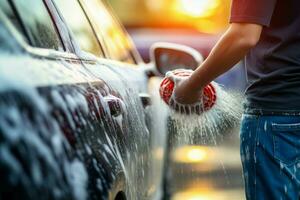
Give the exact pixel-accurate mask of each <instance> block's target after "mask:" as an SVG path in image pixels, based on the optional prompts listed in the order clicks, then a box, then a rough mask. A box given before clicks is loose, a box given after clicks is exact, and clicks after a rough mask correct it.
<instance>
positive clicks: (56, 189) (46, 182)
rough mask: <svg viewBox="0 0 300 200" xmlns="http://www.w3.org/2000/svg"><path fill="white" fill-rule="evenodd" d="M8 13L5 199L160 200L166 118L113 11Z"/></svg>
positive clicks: (1, 56)
mask: <svg viewBox="0 0 300 200" xmlns="http://www.w3.org/2000/svg"><path fill="white" fill-rule="evenodd" d="M0 4H1V8H0V44H1V46H0V176H1V181H0V199H78V200H81V199H116V200H124V199H130V200H134V199H136V200H142V199H157V198H159V195H160V192H161V191H160V186H161V177H162V176H161V173H162V166H163V162H162V161H163V155H164V148H165V138H166V136H165V135H164V134H163V133H164V131H163V130H162V129H160V127H164V125H163V123H162V121H163V120H162V119H163V118H164V117H163V114H164V113H163V112H162V111H161V110H159V111H158V112H159V114H155V113H156V112H157V111H155V109H153V106H151V98H150V96H149V95H148V92H149V89H148V87H149V79H148V77H147V75H146V73H145V71H144V70H143V69H144V67H145V64H144V63H143V62H142V61H141V59H140V56H139V54H138V53H137V51H136V50H135V48H134V46H133V45H132V43H131V41H130V39H129V38H128V36H127V34H126V32H125V31H124V30H123V29H122V27H121V26H120V25H119V24H118V22H117V21H116V20H115V19H114V17H112V16H111V14H110V11H109V10H108V9H107V7H106V6H105V4H104V3H103V2H101V1H98V0H95V1H91V0H80V1H77V0H71V1H70V0H68V1H67V0H56V1H54V0H44V1H43V0H29V1H17V0H3V1H1V3H0ZM93 8H98V10H97V11H98V12H99V15H97V13H96V12H95V10H93ZM99 8H101V9H102V10H99ZM103 13H104V14H103ZM100 19H102V21H99V20H100ZM101 23H103V26H101ZM84 25H85V26H84ZM101 27H103V28H101ZM107 27H108V28H107ZM106 28H107V29H108V30H107V31H106V30H105V29H106ZM114 42H115V43H114ZM153 116H156V117H153ZM157 116H158V117H157ZM153 124H154V126H153ZM157 130H160V132H159V131H157Z"/></svg>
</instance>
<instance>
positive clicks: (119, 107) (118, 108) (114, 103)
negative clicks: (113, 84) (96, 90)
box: [104, 95, 125, 117]
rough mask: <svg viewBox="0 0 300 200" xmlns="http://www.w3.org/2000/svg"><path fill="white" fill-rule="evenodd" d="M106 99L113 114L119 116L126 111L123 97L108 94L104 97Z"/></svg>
mask: <svg viewBox="0 0 300 200" xmlns="http://www.w3.org/2000/svg"><path fill="white" fill-rule="evenodd" d="M104 101H105V102H106V103H107V105H108V107H109V110H110V113H111V115H112V116H114V117H117V116H119V115H121V114H123V113H124V111H125V104H124V102H123V100H122V99H120V98H118V97H115V96H113V95H108V96H105V97H104Z"/></svg>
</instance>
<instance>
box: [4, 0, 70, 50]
mask: <svg viewBox="0 0 300 200" xmlns="http://www.w3.org/2000/svg"><path fill="white" fill-rule="evenodd" d="M42 3H43V5H44V6H45V8H46V10H47V13H48V14H49V17H50V19H51V21H52V24H53V26H54V30H55V32H56V34H57V36H58V39H59V42H60V44H61V45H62V48H63V51H64V52H65V51H66V47H65V44H64V42H63V41H62V37H61V34H60V32H59V30H58V27H57V23H56V22H55V19H54V17H53V15H52V13H51V10H50V8H49V7H48V4H47V3H46V0H42ZM9 4H10V6H11V7H12V9H13V12H14V13H15V15H16V16H17V18H18V21H19V23H20V24H21V27H22V29H23V31H24V34H25V37H26V38H27V40H28V43H29V45H30V46H31V47H33V48H38V49H47V50H54V51H58V50H55V49H50V48H39V47H34V46H33V44H32V39H31V38H30V37H29V34H28V31H27V29H26V28H25V25H24V22H23V20H22V18H21V17H20V14H19V12H18V11H17V8H16V5H15V2H13V1H9Z"/></svg>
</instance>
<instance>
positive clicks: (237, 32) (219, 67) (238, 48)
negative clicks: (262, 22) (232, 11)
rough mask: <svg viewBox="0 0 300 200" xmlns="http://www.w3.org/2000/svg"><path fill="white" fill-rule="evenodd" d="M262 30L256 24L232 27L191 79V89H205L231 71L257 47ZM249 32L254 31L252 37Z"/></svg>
mask: <svg viewBox="0 0 300 200" xmlns="http://www.w3.org/2000/svg"><path fill="white" fill-rule="evenodd" d="M239 26H241V27H239ZM243 26H246V27H243ZM241 28H244V29H241ZM261 28H262V27H261V26H259V25H254V24H252V25H251V24H250V25H248V26H247V25H233V26H231V27H230V28H229V29H228V31H227V32H226V33H225V34H224V35H223V36H222V38H221V39H220V40H219V42H218V43H217V44H216V46H215V47H214V48H213V50H212V51H211V53H210V55H209V56H208V57H207V59H206V60H205V61H204V62H203V63H202V65H201V66H200V67H198V69H197V70H196V71H195V72H194V73H193V75H192V76H191V77H190V79H189V81H188V82H189V83H188V84H189V87H190V88H191V89H199V88H203V87H204V86H206V85H207V84H208V83H210V82H211V81H212V80H214V79H215V78H217V77H218V76H220V75H221V74H223V73H225V72H226V71H228V70H229V69H231V68H232V67H233V66H234V65H235V64H237V63H238V62H239V61H240V60H241V59H243V58H244V57H245V55H246V54H247V53H248V51H249V50H250V49H251V48H252V47H253V46H255V45H256V43H257V42H258V40H259V37H260V33H261ZM248 29H249V30H248ZM247 31H252V32H253V33H252V35H249V33H247ZM253 34H254V35H253Z"/></svg>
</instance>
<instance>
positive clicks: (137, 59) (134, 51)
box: [100, 0, 144, 65]
mask: <svg viewBox="0 0 300 200" xmlns="http://www.w3.org/2000/svg"><path fill="white" fill-rule="evenodd" d="M100 1H101V2H102V4H103V5H104V7H105V8H106V10H107V11H108V13H109V14H110V15H111V16H112V18H113V20H114V22H115V23H117V24H118V25H119V27H120V28H121V29H122V31H123V33H124V34H125V36H126V37H127V39H128V40H130V42H131V43H132V44H133V48H132V49H130V51H129V52H130V55H131V56H132V58H133V60H134V62H135V64H136V65H139V64H144V62H143V59H142V58H141V56H140V54H139V53H138V51H137V49H136V48H135V44H134V42H133V41H132V39H131V37H130V35H129V34H128V32H127V30H126V29H125V27H124V25H123V24H122V23H121V22H120V20H119V18H118V17H117V16H116V15H115V12H114V10H113V8H112V7H111V5H110V4H108V3H107V2H106V1H103V0H100Z"/></svg>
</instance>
